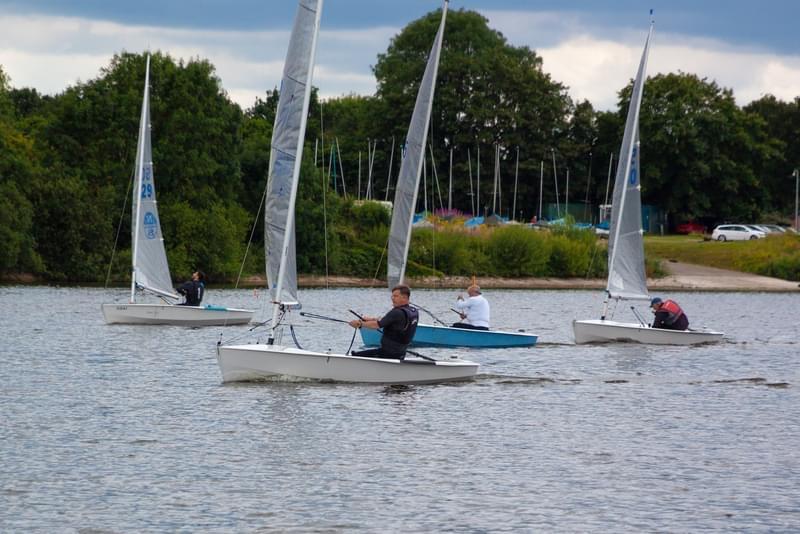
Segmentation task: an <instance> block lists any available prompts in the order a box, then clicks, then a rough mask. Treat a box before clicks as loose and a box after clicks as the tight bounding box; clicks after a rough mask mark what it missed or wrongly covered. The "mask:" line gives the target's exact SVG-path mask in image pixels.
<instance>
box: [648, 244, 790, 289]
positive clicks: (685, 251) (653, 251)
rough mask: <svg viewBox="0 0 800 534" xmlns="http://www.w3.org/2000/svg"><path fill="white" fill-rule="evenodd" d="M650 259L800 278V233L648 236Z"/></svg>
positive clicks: (776, 276) (787, 278)
mask: <svg viewBox="0 0 800 534" xmlns="http://www.w3.org/2000/svg"><path fill="white" fill-rule="evenodd" d="M644 247H645V254H646V256H647V257H648V259H651V260H676V261H680V262H685V263H694V264H697V265H707V266H709V267H718V268H721V269H730V270H734V271H743V272H748V273H754V274H761V275H764V276H773V277H775V278H782V279H784V280H792V281H800V235H797V234H782V235H770V236H769V237H767V238H766V239H758V240H753V241H726V242H719V241H705V240H704V239H703V238H702V237H701V236H698V235H689V236H646V237H645V239H644Z"/></svg>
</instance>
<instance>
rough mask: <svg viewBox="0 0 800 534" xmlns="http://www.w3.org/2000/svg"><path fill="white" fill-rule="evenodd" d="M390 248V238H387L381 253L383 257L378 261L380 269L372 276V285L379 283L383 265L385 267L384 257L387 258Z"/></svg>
mask: <svg viewBox="0 0 800 534" xmlns="http://www.w3.org/2000/svg"><path fill="white" fill-rule="evenodd" d="M388 248H389V236H388V235H387V236H386V244H384V245H383V250H382V251H381V257H380V259H379V260H378V267H377V269H375V274H374V275H373V276H372V283H373V284H375V282H377V281H378V273H379V272H381V265H383V257H384V256H386V250H387V249H388Z"/></svg>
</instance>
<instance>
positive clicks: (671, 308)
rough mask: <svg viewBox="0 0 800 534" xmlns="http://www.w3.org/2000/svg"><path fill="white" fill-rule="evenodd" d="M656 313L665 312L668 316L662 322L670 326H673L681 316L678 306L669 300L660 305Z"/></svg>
mask: <svg viewBox="0 0 800 534" xmlns="http://www.w3.org/2000/svg"><path fill="white" fill-rule="evenodd" d="M658 311H660V312H667V314H668V315H667V318H666V319H665V320H664V322H665V323H667V324H670V325H671V324H674V323H675V321H677V320H678V319H680V317H681V315H683V310H682V309H681V307H680V306H678V303H677V302H675V301H674V300H669V299H667V300H665V301H664V302H662V303H661V306H659V308H658Z"/></svg>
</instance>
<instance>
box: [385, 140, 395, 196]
mask: <svg viewBox="0 0 800 534" xmlns="http://www.w3.org/2000/svg"><path fill="white" fill-rule="evenodd" d="M393 162H394V136H392V151H391V152H390V153H389V174H387V175H386V196H385V197H384V198H383V200H384V201H388V200H389V186H390V185H391V184H392V163H393Z"/></svg>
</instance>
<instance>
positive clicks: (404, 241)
mask: <svg viewBox="0 0 800 534" xmlns="http://www.w3.org/2000/svg"><path fill="white" fill-rule="evenodd" d="M446 9H447V2H445V8H444V10H443V12H442V22H441V25H440V27H439V33H437V34H436V40H435V41H434V43H433V48H432V49H431V53H430V55H429V56H428V64H427V66H426V67H425V74H424V75H423V77H422V83H420V86H419V91H418V92H417V101H416V104H415V105H414V112H413V113H412V115H411V123H410V124H409V126H408V134H407V136H406V145H405V149H406V151H405V156H404V157H403V161H402V163H401V164H400V174H399V176H398V178H397V186H396V192H395V197H394V206H393V208H392V224H391V228H390V229H389V245H388V250H389V253H388V262H387V280H388V282H389V288H390V289H391V288H393V287H394V286H396V285H398V284H402V283H404V277H405V271H406V264H407V263H408V247H409V245H410V243H411V230H412V227H413V222H414V208H415V206H416V205H417V193H418V191H419V181H420V174H421V173H422V163H423V159H424V157H425V143H426V142H427V138H428V126H429V124H430V117H431V110H432V109H433V94H434V89H435V87H436V72H437V70H438V66H439V55H440V53H441V49H442V39H443V35H444V22H445V11H446ZM360 332H361V340H362V341H363V342H364V344H365V345H380V344H381V332H380V331H378V330H370V329H369V328H361V329H360ZM536 340H537V336H535V335H533V334H527V333H524V332H502V331H499V330H471V329H466V328H453V327H451V326H446V325H444V326H436V325H429V324H418V325H417V330H416V333H415V334H414V339H412V340H411V345H413V346H429V347H484V348H487V347H529V346H532V345H535V344H536Z"/></svg>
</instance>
